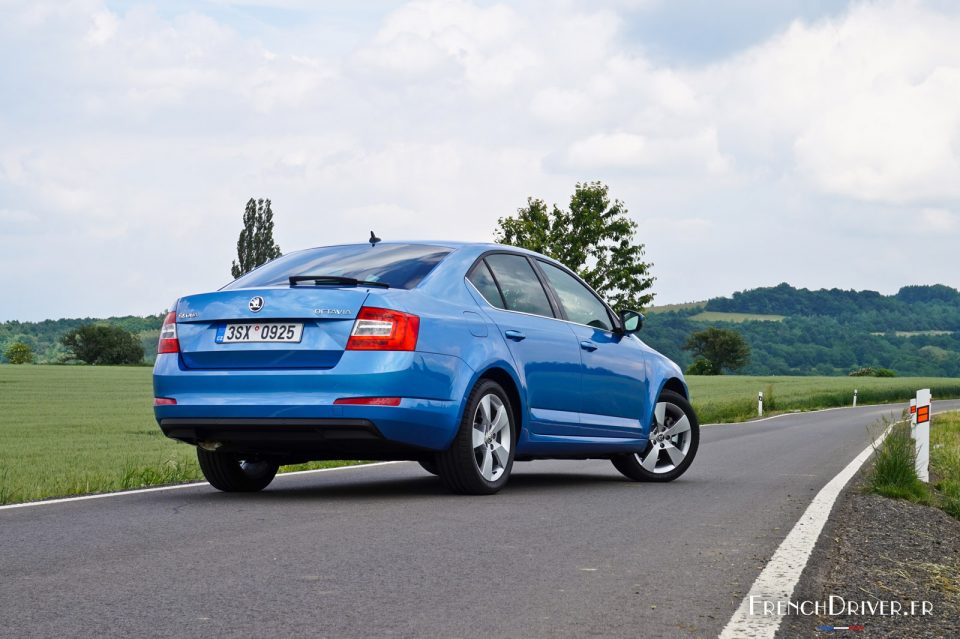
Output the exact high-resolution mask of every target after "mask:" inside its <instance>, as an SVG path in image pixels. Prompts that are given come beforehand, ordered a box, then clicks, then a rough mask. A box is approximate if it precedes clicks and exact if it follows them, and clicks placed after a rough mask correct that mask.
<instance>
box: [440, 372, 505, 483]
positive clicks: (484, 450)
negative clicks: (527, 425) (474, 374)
mask: <svg viewBox="0 0 960 639" xmlns="http://www.w3.org/2000/svg"><path fill="white" fill-rule="evenodd" d="M516 433H517V428H516V420H515V419H514V416H513V407H512V406H511V405H510V398H509V397H508V396H507V394H506V392H504V390H503V388H501V386H500V385H499V384H497V383H496V382H494V381H492V380H488V379H485V380H481V381H480V382H479V383H478V384H477V385H476V386H475V387H474V389H473V391H472V392H471V393H470V397H469V398H468V399H467V405H466V408H465V409H464V411H463V418H462V419H461V420H460V429H459V430H458V431H457V435H456V437H454V439H453V444H451V445H450V448H449V449H447V450H445V451H443V452H442V453H440V454H438V455H437V468H438V470H439V471H440V479H442V480H443V483H444V484H446V486H447V488H449V489H450V491H452V492H454V493H458V494H461V495H492V494H493V493H496V492H497V491H499V490H500V489H501V488H503V486H504V485H505V484H506V483H507V480H508V479H509V478H510V471H511V470H512V468H513V455H514V450H515V448H516V446H515V443H516Z"/></svg>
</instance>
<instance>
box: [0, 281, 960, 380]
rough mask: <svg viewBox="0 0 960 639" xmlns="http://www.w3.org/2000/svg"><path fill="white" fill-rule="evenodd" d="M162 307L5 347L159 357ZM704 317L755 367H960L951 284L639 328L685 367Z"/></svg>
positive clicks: (24, 335)
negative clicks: (118, 341) (95, 332)
mask: <svg viewBox="0 0 960 639" xmlns="http://www.w3.org/2000/svg"><path fill="white" fill-rule="evenodd" d="M161 321H162V317H161V316H160V315H152V316H146V317H135V316H127V317H111V318H109V319H105V320H98V319H91V318H86V319H61V320H47V321H43V322H5V323H0V353H2V352H3V350H4V349H5V348H6V345H7V344H9V343H11V342H13V341H17V340H19V341H23V342H25V343H27V344H28V345H30V347H31V348H32V349H33V352H34V353H35V354H36V358H37V361H38V362H41V363H53V362H57V361H59V360H60V359H61V357H62V355H63V354H64V351H63V347H62V346H61V345H60V337H61V336H63V335H64V334H65V333H67V332H68V331H70V330H72V329H74V328H77V327H78V326H81V325H83V324H88V323H94V322H103V323H109V324H115V325H118V326H122V327H123V328H125V329H126V330H128V331H131V332H133V333H134V334H136V335H137V336H138V337H139V338H140V340H141V341H142V343H143V347H144V352H145V353H146V362H148V363H149V362H152V361H153V359H154V357H155V355H154V353H155V352H156V345H157V337H158V334H159V328H160V324H161ZM706 326H720V327H727V328H733V329H735V330H737V331H740V333H741V334H742V335H743V336H744V337H745V338H746V340H747V342H748V343H749V344H750V347H751V350H752V358H751V362H750V364H749V365H748V367H747V368H746V369H745V371H744V372H745V373H748V374H751V375H846V374H847V373H849V372H850V371H851V370H854V369H857V368H861V367H868V366H870V367H882V368H890V369H893V370H894V371H896V372H897V374H898V375H901V376H904V375H911V376H912V375H922V376H950V377H960V292H958V291H957V290H956V289H953V288H950V287H949V286H943V285H939V284H938V285H934V286H907V287H904V288H902V289H900V291H898V292H897V293H896V294H895V295H881V294H880V293H877V292H875V291H844V290H840V289H830V290H819V291H810V290H807V289H797V288H794V287H792V286H790V285H789V284H780V285H779V286H774V287H768V288H756V289H752V290H747V291H741V292H738V293H734V294H733V295H731V296H730V297H718V298H714V299H711V300H708V301H706V302H700V303H694V304H683V305H673V306H671V307H666V308H661V309H657V308H656V307H654V308H653V309H651V311H650V312H649V313H648V315H647V321H646V323H645V325H644V328H643V331H642V332H641V334H640V336H641V338H642V339H643V340H644V341H645V342H646V343H647V344H649V345H650V346H652V347H654V348H656V349H657V350H659V351H661V352H662V353H664V354H665V355H667V356H668V357H670V358H671V359H673V360H675V361H676V362H677V363H679V364H680V365H681V366H682V367H683V368H686V367H687V366H688V365H689V364H690V363H691V361H692V358H691V356H690V354H689V353H687V352H686V351H684V350H683V348H682V347H683V344H684V343H685V342H686V341H687V338H689V336H690V334H691V333H693V332H694V331H698V330H702V329H703V328H705V327H706Z"/></svg>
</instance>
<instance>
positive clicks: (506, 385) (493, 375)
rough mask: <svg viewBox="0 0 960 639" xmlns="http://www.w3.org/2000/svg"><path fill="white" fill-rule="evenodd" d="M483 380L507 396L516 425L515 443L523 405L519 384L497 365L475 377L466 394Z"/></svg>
mask: <svg viewBox="0 0 960 639" xmlns="http://www.w3.org/2000/svg"><path fill="white" fill-rule="evenodd" d="M485 379H489V380H490V381H493V382H496V383H497V384H499V385H500V387H501V388H503V390H504V392H505V393H506V394H507V397H508V398H509V399H510V408H511V410H512V412H513V419H514V422H515V423H516V425H517V428H516V433H515V435H514V441H516V440H517V439H519V438H520V431H521V430H522V429H523V415H524V403H523V397H522V395H521V394H520V384H519V383H518V382H517V380H516V378H515V377H514V375H513V374H512V373H511V372H510V371H508V370H507V369H506V368H504V367H502V366H499V365H492V366H490V367H489V368H486V369H484V370H483V371H481V372H480V373H479V374H478V375H477V377H476V379H475V380H474V381H473V383H472V384H471V385H470V388H469V389H467V392H468V393H470V392H472V391H473V389H474V388H476V386H477V384H479V383H480V382H481V381H483V380H485Z"/></svg>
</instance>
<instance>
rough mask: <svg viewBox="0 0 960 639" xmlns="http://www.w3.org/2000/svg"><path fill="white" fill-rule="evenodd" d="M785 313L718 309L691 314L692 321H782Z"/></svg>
mask: <svg viewBox="0 0 960 639" xmlns="http://www.w3.org/2000/svg"><path fill="white" fill-rule="evenodd" d="M785 317H786V315H760V314H759V313H724V312H720V311H703V312H702V313H697V314H696V315H691V316H690V319H691V320H692V321H694V322H733V323H735V324H739V323H741V322H782V321H783V319H784V318H785Z"/></svg>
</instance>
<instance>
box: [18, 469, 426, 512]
mask: <svg viewBox="0 0 960 639" xmlns="http://www.w3.org/2000/svg"><path fill="white" fill-rule="evenodd" d="M406 463H408V462H406V461H386V462H377V463H375V464H354V465H353V466H337V467H336V468H316V469H314V470H296V471H293V472H291V473H280V474H278V475H277V479H280V478H282V477H293V476H296V475H311V474H314V473H329V472H332V471H334V470H354V469H357V468H373V467H375V466H389V465H390V464H406ZM209 485H210V484H208V483H207V482H205V481H196V482H192V483H190V484H174V485H173V486H155V487H153V488H137V489H136V490H122V491H119V492H113V493H97V494H96V495H80V496H79V497H61V498H59V499H45V500H43V501H26V502H23V503H21V504H8V505H6V506H0V510H11V509H13V508H29V507H31V506H50V505H53V504H66V503H70V502H73V501H89V500H91V499H106V498H107V497H126V496H127V495H142V494H143V493H158V492H160V491H163V490H180V489H183V488H196V487H197V486H209Z"/></svg>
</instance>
